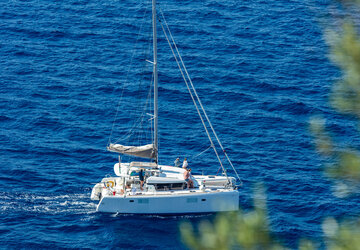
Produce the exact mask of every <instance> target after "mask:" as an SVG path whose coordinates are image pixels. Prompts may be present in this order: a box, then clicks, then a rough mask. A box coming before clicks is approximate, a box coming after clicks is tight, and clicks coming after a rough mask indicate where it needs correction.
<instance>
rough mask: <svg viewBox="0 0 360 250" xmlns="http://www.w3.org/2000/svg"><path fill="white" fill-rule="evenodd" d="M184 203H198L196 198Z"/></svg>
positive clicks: (188, 199)
mask: <svg viewBox="0 0 360 250" xmlns="http://www.w3.org/2000/svg"><path fill="white" fill-rule="evenodd" d="M186 202H187V203H196V202H198V198H187V199H186Z"/></svg>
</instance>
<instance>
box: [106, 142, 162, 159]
mask: <svg viewBox="0 0 360 250" xmlns="http://www.w3.org/2000/svg"><path fill="white" fill-rule="evenodd" d="M107 149H108V150H109V151H111V152H117V153H120V154H125V155H133V156H138V157H142V158H155V155H156V154H155V148H154V144H147V145H144V146H124V145H121V144H110V145H109V146H108V147H107Z"/></svg>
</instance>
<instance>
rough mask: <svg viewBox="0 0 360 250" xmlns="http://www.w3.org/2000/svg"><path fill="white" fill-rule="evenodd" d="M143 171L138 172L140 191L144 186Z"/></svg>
mask: <svg viewBox="0 0 360 250" xmlns="http://www.w3.org/2000/svg"><path fill="white" fill-rule="evenodd" d="M144 176H145V173H144V169H140V171H139V180H140V189H141V190H143V185H144Z"/></svg>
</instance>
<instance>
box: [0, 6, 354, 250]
mask: <svg viewBox="0 0 360 250" xmlns="http://www.w3.org/2000/svg"><path fill="white" fill-rule="evenodd" d="M159 2H160V7H161V9H162V10H163V12H164V15H165V16H166V19H167V22H168V24H169V26H170V28H171V30H172V33H173V36H174V38H175V39H176V41H177V43H178V46H179V49H180V51H181V53H182V56H183V59H184V61H185V64H186V65H187V68H188V71H189V73H190V75H191V77H192V79H193V82H194V84H195V86H196V88H197V90H198V93H199V95H200V97H201V98H202V101H203V104H204V106H205V108H206V110H207V112H208V115H209V117H210V119H211V120H212V122H213V125H214V127H215V129H216V131H217V133H218V135H219V137H220V138H221V140H222V142H223V144H224V145H225V147H226V149H227V151H228V154H229V156H230V158H231V159H232V160H233V162H234V165H235V166H236V168H237V170H238V172H239V174H240V176H241V177H242V179H243V182H244V186H243V188H242V189H241V190H240V192H241V193H240V200H241V202H240V206H241V207H242V208H244V209H248V208H250V207H251V206H252V205H251V204H252V198H253V190H252V187H253V184H254V183H257V182H263V183H265V186H266V188H267V200H268V202H267V204H268V208H269V218H270V221H271V227H272V230H273V232H274V233H276V234H277V235H278V236H279V238H281V239H282V240H283V242H284V243H285V244H286V245H287V246H289V247H291V248H295V247H296V246H297V241H298V240H299V239H301V238H304V237H306V238H311V239H314V240H317V241H321V237H322V236H323V234H322V229H321V225H320V223H321V221H322V220H323V219H324V218H325V217H327V216H330V215H331V216H336V217H342V216H345V215H356V214H357V212H358V211H359V208H360V205H359V202H358V199H356V198H352V199H339V198H336V197H334V195H333V192H332V189H333V185H332V182H331V181H330V180H328V179H326V177H325V176H324V175H323V173H322V171H321V166H322V161H321V158H320V157H319V156H318V154H317V153H316V152H315V150H314V145H313V138H312V137H311V134H310V133H309V129H308V121H309V119H310V118H311V117H312V116H313V115H317V114H324V116H325V117H326V118H328V119H329V126H330V127H331V128H332V130H333V131H334V132H337V133H338V134H340V135H344V136H345V137H343V138H342V140H343V141H342V142H343V143H347V142H350V143H352V144H353V145H354V144H355V146H356V145H358V143H359V138H357V137H356V136H355V135H354V134H356V124H355V123H354V121H352V120H351V119H348V118H346V119H345V118H344V117H342V116H340V115H338V114H336V113H335V112H334V111H333V110H332V109H331V108H329V107H328V97H329V91H330V88H331V84H332V83H333V81H334V80H336V79H338V78H339V76H340V72H339V71H338V69H337V68H335V67H334V66H333V65H332V64H331V63H330V61H329V59H328V57H327V53H328V47H327V45H326V43H325V41H324V37H323V31H324V27H326V25H325V24H326V23H327V19H329V15H328V14H329V13H330V14H333V13H332V11H333V9H334V6H333V3H332V2H331V1H321V0H317V1H316V0H313V1H310V0H302V1H298V0H296V1H283V0H280V1H263V0H253V1H235V0H228V1H215V0H210V1H194V0H192V1H188V0H185V1H176V0H166V1H159ZM150 10H151V9H150V4H149V1H129V0H125V1H118V0H108V1H93V0H91V1H75V0H64V1H49V0H33V1H20V0H8V1H6V0H4V1H1V2H0V20H1V21H0V77H1V78H0V79H1V85H0V100H1V102H0V107H1V113H0V128H1V129H0V142H1V143H0V149H1V154H0V163H1V165H0V166H1V176H0V235H1V237H0V243H1V247H5V248H50V247H53V248H122V249H139V248H140V249H145V248H146V249H148V248H150V249H156V248H161V249H183V248H184V246H183V245H182V243H181V239H180V236H179V231H178V224H179V223H180V222H181V221H183V220H188V219H190V220H192V221H194V222H195V223H196V222H198V221H200V220H201V219H209V217H208V216H179V217H159V216H124V215H109V214H99V213H96V212H95V207H96V203H94V202H92V201H91V200H90V192H91V188H92V186H93V184H94V183H96V182H98V181H99V180H100V179H101V178H102V177H103V176H104V175H105V174H108V173H110V174H112V171H113V170H112V168H113V164H114V163H115V162H116V161H117V155H115V154H113V153H109V152H107V151H106V144H107V143H108V139H109V135H110V133H111V130H112V126H113V120H114V117H115V114H116V110H117V107H118V105H117V103H118V101H119V99H120V100H121V102H120V108H119V113H118V116H117V119H116V123H115V125H114V132H113V135H112V137H113V138H118V137H121V135H122V134H124V133H125V132H126V130H127V128H128V127H131V126H132V124H133V123H132V121H133V119H132V118H134V117H136V116H137V115H138V114H139V109H138V107H141V105H143V104H144V103H143V101H141V100H140V99H139V97H140V96H146V89H143V88H142V86H143V84H144V83H145V86H146V84H148V79H149V78H150V76H151V75H149V74H143V73H142V72H144V71H143V69H145V72H149V70H148V69H149V64H148V63H147V65H146V63H145V64H144V60H145V59H150V60H151V57H150V56H148V57H144V55H146V54H147V53H148V52H149V50H148V47H147V41H148V36H147V35H149V32H150V30H149V28H150V23H149V21H150V18H148V17H150ZM144 16H145V17H146V18H145V19H144V18H143V17H144ZM144 20H145V21H144ZM139 29H141V32H140V35H138V34H139ZM158 32H159V61H160V62H159V84H160V93H159V100H160V111H159V112H160V138H161V145H160V163H162V164H171V163H172V162H173V160H174V159H175V158H176V157H178V156H180V157H182V158H183V157H188V158H189V163H190V166H191V167H192V168H193V170H195V171H197V172H204V173H209V174H214V173H216V171H217V170H218V166H217V165H215V164H213V162H214V158H213V157H212V156H210V152H209V151H207V152H206V153H204V154H203V155H202V156H204V157H203V158H201V157H198V158H194V156H195V155H196V154H198V153H200V152H201V151H202V150H204V149H206V148H207V147H208V145H209V144H208V142H207V138H206V135H205V134H204V132H203V131H202V129H201V123H200V122H199V120H198V119H196V118H197V115H196V111H195V109H194V108H193V106H192V103H191V99H190V97H189V96H188V94H187V90H186V87H185V85H184V84H183V83H182V82H181V78H180V75H179V73H178V70H177V67H176V64H175V62H174V60H173V59H171V54H170V51H169V50H168V47H167V44H166V41H165V40H164V37H163V36H162V35H161V34H160V29H159V30H158ZM143 33H144V34H145V35H142V34H143ZM137 41H138V43H136V42H137ZM133 52H134V53H133ZM150 52H151V51H150ZM133 55H134V56H133ZM129 65H131V66H129ZM144 65H145V66H144ZM150 67H151V66H150ZM146 70H147V71H146ZM140 79H143V80H142V81H139V80H140ZM121 96H122V98H120V97H121ZM134 110H135V111H134ZM140 112H141V110H140ZM134 119H136V118H134ZM344 138H348V139H344ZM208 153H209V154H208Z"/></svg>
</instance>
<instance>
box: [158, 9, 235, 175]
mask: <svg viewBox="0 0 360 250" xmlns="http://www.w3.org/2000/svg"><path fill="white" fill-rule="evenodd" d="M160 11H161V10H160ZM161 14H162V11H161ZM162 16H163V18H164V15H163V14H162ZM159 22H160V24H161V28H162V30H163V32H164V35H165V37H166V40H167V42H168V44H169V46H170V49H171V52H172V53H173V55H174V58H175V61H176V63H177V65H178V67H179V70H180V72H181V75H182V77H183V79H184V81H185V84H186V87H187V89H188V90H189V94H190V96H191V99H192V100H193V102H194V105H195V108H196V111H197V112H198V115H199V117H200V119H201V122H202V124H203V126H204V129H205V131H206V134H207V136H208V138H209V141H210V143H211V147H212V148H213V149H214V152H215V154H216V157H217V159H218V161H219V163H220V166H221V167H222V169H223V171H224V172H225V175H226V178H227V179H228V180H229V178H228V176H227V174H226V171H225V169H224V166H223V164H222V162H221V159H220V157H219V154H218V152H217V150H216V148H215V146H214V143H213V141H212V139H211V136H210V134H209V131H208V129H207V126H206V124H205V121H204V119H203V117H202V115H201V112H200V110H199V107H198V106H197V103H196V100H195V98H194V96H193V94H192V92H191V89H190V88H189V84H188V82H187V80H186V77H185V75H184V73H183V71H182V68H181V66H180V64H179V61H178V59H177V57H176V55H175V53H174V50H173V48H172V45H171V42H170V40H169V38H168V36H167V34H166V32H165V29H164V26H163V25H162V22H161V20H159Z"/></svg>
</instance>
